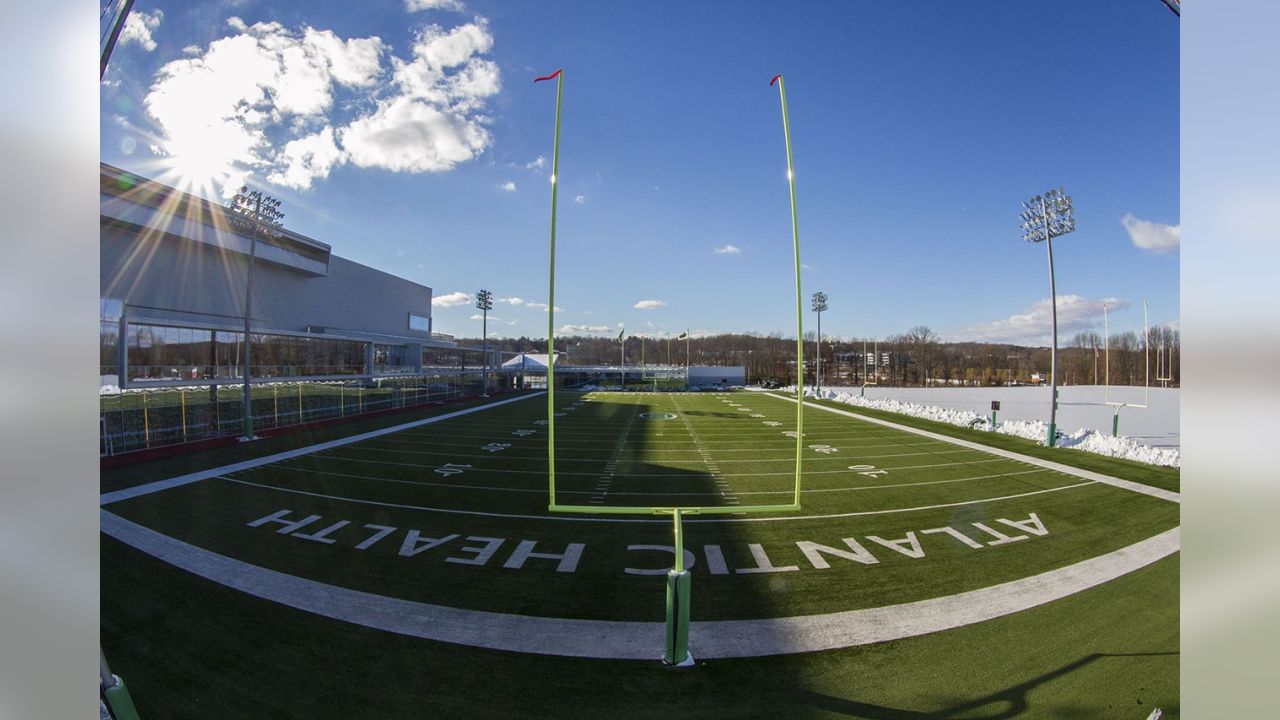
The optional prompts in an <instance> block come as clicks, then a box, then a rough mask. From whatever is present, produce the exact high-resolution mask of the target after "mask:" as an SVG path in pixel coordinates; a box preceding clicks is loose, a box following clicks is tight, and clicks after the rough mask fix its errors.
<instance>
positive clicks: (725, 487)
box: [219, 465, 1053, 497]
mask: <svg viewBox="0 0 1280 720" xmlns="http://www.w3.org/2000/svg"><path fill="white" fill-rule="evenodd" d="M271 467H277V468H281V469H284V470H287V471H289V472H303V473H307V474H311V475H331V476H334V477H346V478H352V479H356V480H372V481H376V482H388V483H397V484H403V485H420V486H423V487H438V488H448V489H460V490H483V491H488V492H512V493H526V494H539V495H545V494H546V493H547V490H546V488H512V487H501V486H498V485H456V484H451V483H439V482H419V481H417V480H401V479H398V478H384V477H379V476H377V475H352V474H349V473H340V472H332V471H330V470H308V469H305V468H289V467H286V466H284V465H273V466H271ZM1047 472H1053V471H1052V470H1045V469H1044V468H1036V469H1034V470H1022V471H1019V472H1010V473H1000V474H996V475H977V476H974V477H964V478H954V479H951V480H929V481H925V482H914V483H897V484H893V485H860V486H852V487H838V488H805V489H802V490H801V491H800V492H801V493H802V494H805V495H808V494H810V493H814V494H816V493H834V492H856V491H860V490H884V489H891V488H903V487H917V486H920V485H945V484H948V483H958V482H971V481H974V480H992V479H997V478H1006V477H1013V476H1015V475H1032V474H1035V473H1047ZM219 479H221V480H231V481H235V480H236V478H231V477H220V478H219ZM716 485H717V487H718V488H719V489H717V490H704V491H700V492H640V491H634V492H621V491H615V492H612V493H610V494H612V495H627V496H632V495H634V496H638V497H650V496H655V497H657V496H661V497H667V496H689V497H697V496H700V495H711V496H715V497H720V496H724V495H725V493H726V492H728V493H730V494H736V495H791V494H793V493H794V492H795V489H794V488H793V489H790V490H739V491H734V490H732V488H731V486H730V485H729V483H727V482H725V481H724V480H717V481H716ZM608 487H609V485H608V482H607V481H603V480H602V481H600V482H599V483H597V484H596V486H595V488H594V489H592V490H559V489H557V490H556V492H557V493H563V494H565V495H596V494H599V493H600V491H601V490H606V489H608Z"/></svg>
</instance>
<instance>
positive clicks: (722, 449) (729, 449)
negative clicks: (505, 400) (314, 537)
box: [361, 430, 947, 462]
mask: <svg viewBox="0 0 1280 720" xmlns="http://www.w3.org/2000/svg"><path fill="white" fill-rule="evenodd" d="M792 432H794V430H792ZM808 436H809V433H805V437H808ZM616 437H617V436H614V438H616ZM657 442H658V441H649V442H648V443H646V445H655V443H657ZM666 442H667V443H668V445H684V446H686V447H672V448H667V450H653V448H646V450H645V455H663V454H673V452H676V454H678V452H695V450H694V448H690V447H687V446H689V442H687V441H666ZM739 442H741V438H740V439H739ZM425 445H428V443H415V446H425ZM703 445H709V443H707V442H703ZM841 445H844V443H841ZM931 445H947V443H943V442H938V441H932V439H931V441H928V442H895V443H888V445H855V446H852V447H849V450H855V451H861V450H876V448H881V447H925V446H931ZM434 447H439V448H442V450H428V448H419V450H413V448H408V447H388V446H385V445H371V443H369V442H366V443H365V445H364V446H361V450H372V451H378V452H403V454H407V455H447V456H449V457H485V456H484V455H468V454H465V452H452V451H449V450H444V448H449V447H463V448H470V450H475V446H474V445H463V443H443V442H442V443H439V445H438V446H434ZM794 447H795V446H794V445H787V446H777V447H764V446H762V445H755V443H753V445H751V447H717V448H716V452H717V454H721V452H760V451H762V450H777V451H786V450H792V448H794ZM609 448H612V446H604V445H591V446H582V445H577V446H564V447H562V446H561V443H559V441H557V442H556V450H557V451H559V450H566V451H588V452H590V451H595V450H609ZM481 450H488V448H481ZM506 457H507V459H511V460H538V459H540V457H547V455H543V454H539V455H536V456H534V455H507V456H506ZM794 460H795V459H794V457H792V459H774V460H726V462H787V461H794ZM568 461H571V462H572V461H576V460H575V459H572V457H570V459H568Z"/></svg>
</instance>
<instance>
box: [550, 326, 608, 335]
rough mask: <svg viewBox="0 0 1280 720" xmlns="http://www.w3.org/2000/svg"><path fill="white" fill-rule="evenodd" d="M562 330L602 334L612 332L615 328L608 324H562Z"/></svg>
mask: <svg viewBox="0 0 1280 720" xmlns="http://www.w3.org/2000/svg"><path fill="white" fill-rule="evenodd" d="M560 332H562V333H565V334H576V335H601V334H604V333H612V332H613V328H612V327H609V326H608V325H561V326H560Z"/></svg>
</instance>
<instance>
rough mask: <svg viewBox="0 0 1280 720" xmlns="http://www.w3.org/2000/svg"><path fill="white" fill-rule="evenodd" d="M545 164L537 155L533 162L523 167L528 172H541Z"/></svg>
mask: <svg viewBox="0 0 1280 720" xmlns="http://www.w3.org/2000/svg"><path fill="white" fill-rule="evenodd" d="M546 164H547V159H546V158H544V157H542V156H541V155H539V156H538V157H536V158H534V159H533V160H531V161H529V162H527V163H525V165H524V166H525V167H526V168H528V169H530V170H541V169H542V168H543V167H545V166H546Z"/></svg>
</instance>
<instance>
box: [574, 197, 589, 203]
mask: <svg viewBox="0 0 1280 720" xmlns="http://www.w3.org/2000/svg"><path fill="white" fill-rule="evenodd" d="M573 201H574V202H576V203H578V204H579V205H581V204H583V203H585V202H586V201H587V196H586V195H577V196H575V197H574V198H573Z"/></svg>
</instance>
